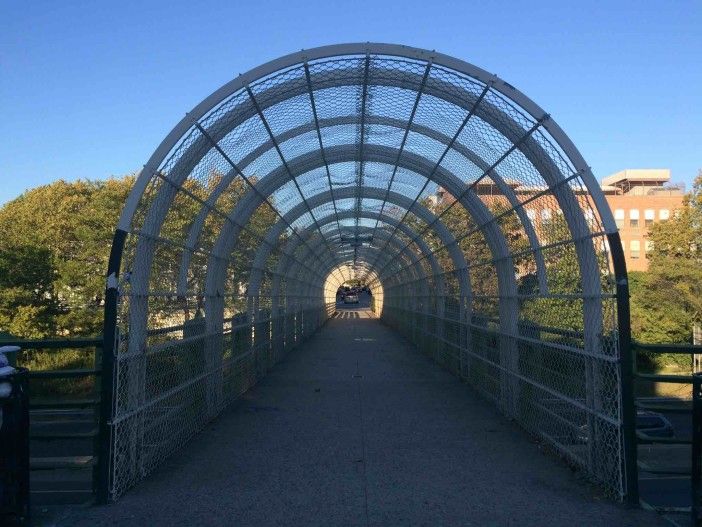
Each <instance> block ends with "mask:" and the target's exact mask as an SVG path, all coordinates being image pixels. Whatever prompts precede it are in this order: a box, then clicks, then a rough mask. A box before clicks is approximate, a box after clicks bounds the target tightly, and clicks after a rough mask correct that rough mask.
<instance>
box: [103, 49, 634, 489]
mask: <svg viewBox="0 0 702 527" xmlns="http://www.w3.org/2000/svg"><path fill="white" fill-rule="evenodd" d="M603 203H604V200H603V199H602V197H601V195H600V191H599V188H598V187H597V185H596V184H595V182H594V178H593V177H592V174H591V173H590V171H589V169H588V168H587V167H586V166H585V165H584V163H583V161H582V159H581V158H580V156H579V154H577V151H576V150H575V149H574V148H573V147H572V145H571V144H570V142H569V141H568V140H567V138H566V137H565V136H564V135H562V132H560V129H559V128H558V127H557V125H556V124H555V123H554V122H553V121H552V120H551V119H550V118H549V116H548V115H546V114H544V113H543V111H541V110H540V109H539V108H538V107H537V106H536V105H535V104H534V103H533V102H531V101H530V100H528V99H526V97H524V96H523V95H521V94H520V93H519V92H517V91H516V90H515V89H514V88H513V87H511V86H510V85H508V84H506V83H504V82H503V81H500V80H499V79H497V77H495V76H491V75H488V74H486V73H485V72H483V71H482V70H480V69H478V68H475V67H473V66H470V65H468V64H465V63H462V62H459V61H456V60H455V59H450V58H448V57H444V56H440V55H436V54H431V53H429V52H425V51H422V50H414V49H411V48H404V47H397V46H387V45H358V46H355V45H352V46H337V47H334V46H332V47H329V48H320V49H317V50H310V51H308V52H305V53H304V54H300V55H293V56H289V57H285V58H283V59H279V60H278V61H274V62H273V63H270V64H269V65H264V66H262V67H260V68H257V70H254V71H253V72H252V73H250V74H246V75H243V76H241V77H240V78H238V79H235V80H234V81H232V82H231V83H229V84H228V85H226V86H224V87H223V88H221V89H220V90H218V91H217V92H215V93H214V94H213V95H211V96H210V97H209V98H207V99H206V100H205V101H204V102H203V103H201V104H200V105H199V106H198V107H196V108H195V110H193V112H191V113H190V114H189V115H188V117H186V119H184V120H183V121H182V122H181V123H180V124H179V125H178V126H177V127H176V128H175V129H174V131H173V132H172V133H171V134H170V135H169V136H168V138H167V139H166V140H165V141H164V143H163V144H162V145H161V146H160V147H159V149H158V150H157V151H156V153H155V154H154V156H153V157H152V159H151V160H150V161H149V163H147V165H146V166H145V169H144V171H143V172H142V174H141V176H140V178H139V181H138V184H137V186H136V188H135V190H134V192H133V193H132V195H131V196H130V200H129V202H128V205H127V207H126V208H125V212H124V213H123V217H122V221H121V224H120V226H121V228H122V230H124V231H126V232H128V236H127V240H126V243H125V245H124V250H123V254H122V269H123V272H122V274H121V276H120V296H119V309H118V313H119V316H118V320H117V326H118V329H119V332H118V340H117V346H116V350H115V364H116V366H115V404H114V416H113V420H112V426H113V444H112V448H113V454H112V457H113V460H114V461H113V466H112V480H111V493H112V497H113V498H117V497H118V496H120V495H121V494H122V493H123V492H125V490H127V489H128V488H129V487H130V486H132V485H133V484H134V483H136V482H137V481H138V480H140V479H141V478H143V477H144V476H145V475H147V474H148V473H149V472H150V471H152V470H153V469H154V468H155V467H157V466H158V465H159V463H161V462H162V461H163V460H164V459H165V458H166V457H167V456H169V455H170V454H172V453H173V452H174V451H175V450H176V449H177V448H179V447H180V446H182V445H183V444H184V443H185V442H186V441H188V440H189V439H190V438H191V437H192V436H193V435H194V434H195V433H196V432H197V431H198V430H200V429H201V428H202V427H203V426H204V424H205V423H207V422H208V421H209V420H211V419H213V418H214V417H215V416H216V415H217V414H218V413H219V412H220V411H221V410H222V408H224V407H225V406H226V405H227V404H228V403H230V402H231V401H233V400H235V399H236V398H237V397H239V396H240V395H241V394H242V393H244V392H245V391H246V390H248V389H249V388H250V387H251V386H253V385H254V384H255V383H256V382H257V381H258V380H259V379H260V378H261V377H262V376H264V375H265V374H266V372H267V371H268V370H269V369H270V368H271V367H272V366H273V365H274V364H275V363H276V362H277V361H278V360H279V359H280V358H281V357H282V356H284V355H285V354H286V353H287V352H288V351H289V350H290V349H292V348H294V347H295V346H297V345H299V344H300V343H301V342H303V341H304V340H305V339H306V338H308V337H309V336H310V335H311V334H313V333H314V332H315V331H316V329H317V328H319V327H320V326H321V325H322V324H323V323H324V322H325V320H327V319H328V318H329V317H330V316H332V315H333V313H334V309H335V307H334V306H335V302H336V291H337V289H338V288H339V287H340V286H342V285H343V284H345V283H348V282H349V281H350V280H356V281H358V282H360V283H365V284H367V285H368V286H369V287H370V288H371V290H372V291H373V293H374V294H373V303H372V306H371V308H372V310H373V311H374V312H375V313H376V314H377V315H378V316H379V317H381V319H382V320H383V321H384V322H386V323H387V324H388V325H390V326H391V327H393V328H395V329H397V330H398V331H399V332H401V333H402V334H403V335H405V336H406V337H407V338H408V339H409V340H410V341H412V342H413V343H414V344H415V345H416V346H417V347H418V348H419V349H421V350H422V351H423V352H424V353H426V354H427V355H429V356H431V357H432V358H433V359H434V360H435V361H437V362H438V363H439V364H441V365H442V366H444V367H445V368H447V369H449V370H450V371H452V372H453V373H455V374H456V375H457V376H460V377H461V378H462V379H465V380H466V381H467V382H468V383H470V384H471V385H472V386H473V387H474V388H475V389H476V390H477V391H479V392H480V393H481V394H482V395H484V396H485V398H487V399H489V400H490V401H493V402H494V404H496V405H497V406H498V407H499V408H500V409H501V410H502V411H503V412H504V413H505V414H506V415H508V416H509V417H511V418H513V419H515V420H517V421H518V422H519V423H520V424H521V425H522V426H523V427H524V428H525V429H527V430H528V431H529V432H530V433H532V434H534V435H537V436H538V437H539V438H541V439H542V440H544V441H545V442H546V443H547V444H549V445H551V447H552V448H553V449H555V450H556V451H558V452H560V453H561V454H562V455H563V456H565V457H566V458H567V459H568V460H569V461H570V462H572V463H573V464H575V465H577V466H578V467H580V468H581V469H583V470H584V471H585V472H586V473H587V474H588V475H589V477H590V478H591V479H593V480H594V481H597V482H598V483H600V484H601V485H602V486H603V487H604V488H605V489H607V491H608V492H609V493H610V494H611V495H612V496H615V497H621V496H623V495H624V494H625V493H626V489H625V487H624V481H625V478H624V473H623V471H624V466H623V436H622V429H623V416H622V396H621V379H620V371H621V370H620V368H621V357H620V353H619V334H618V332H619V327H618V320H617V310H616V308H617V302H618V300H621V299H617V295H616V287H615V286H616V284H615V281H614V279H613V278H612V276H613V272H612V263H613V262H612V258H611V255H610V253H609V245H608V235H610V234H612V233H614V232H615V230H616V229H615V227H614V222H613V220H612V219H611V215H610V214H609V211H608V210H607V209H606V205H603Z"/></svg>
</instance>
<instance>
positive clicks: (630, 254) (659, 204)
mask: <svg viewBox="0 0 702 527" xmlns="http://www.w3.org/2000/svg"><path fill="white" fill-rule="evenodd" d="M669 181H670V170H668V169H635V170H632V169H628V170H622V171H621V172H617V173H616V174H612V175H611V176H608V177H606V178H604V179H603V180H602V190H603V191H604V193H605V197H606V198H607V203H609V207H610V208H611V209H612V213H613V214H614V219H615V221H616V222H617V227H619V234H620V236H621V239H622V245H623V247H624V255H625V257H626V268H627V270H629V271H645V270H646V269H648V260H647V259H646V253H647V252H648V251H650V250H651V242H650V241H649V240H648V229H649V227H650V226H651V225H653V224H654V223H656V222H659V221H665V220H667V219H668V218H670V217H671V216H672V214H673V211H675V209H679V208H681V207H682V204H683V196H684V192H683V189H682V188H680V187H675V186H666V184H667V183H669Z"/></svg>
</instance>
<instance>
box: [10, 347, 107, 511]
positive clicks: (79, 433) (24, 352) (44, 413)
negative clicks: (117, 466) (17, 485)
mask: <svg viewBox="0 0 702 527" xmlns="http://www.w3.org/2000/svg"><path fill="white" fill-rule="evenodd" d="M2 345H4V346H18V347H20V351H18V352H15V353H12V354H8V358H9V359H10V361H11V363H13V364H15V365H18V366H23V367H29V372H28V374H27V377H28V382H29V410H30V414H29V415H30V417H29V441H30V461H29V470H30V472H31V473H32V486H31V488H30V490H31V494H32V500H33V502H34V503H38V504H44V503H46V504H55V503H77V502H86V501H92V500H93V499H94V498H95V496H96V493H97V485H98V482H99V481H100V474H99V473H98V472H99V470H100V468H99V467H100V465H99V463H98V459H99V455H100V452H101V446H102V445H103V444H107V443H109V441H108V438H105V437H102V434H101V433H100V430H101V429H103V427H101V426H100V424H101V420H102V419H103V418H104V416H103V415H102V413H103V412H101V410H100V404H101V383H100V377H101V373H102V372H101V366H100V365H101V360H102V358H101V350H102V345H103V339H102V337H95V338H76V339H42V340H5V341H2ZM72 352H75V353H72ZM90 354H92V357H91V356H90ZM42 362H43V364H42ZM76 470H82V471H84V472H85V473H86V477H85V478H81V477H75V476H73V477H68V478H65V479H66V480H67V481H64V480H63V479H62V478H61V476H62V474H63V475H64V476H66V471H76ZM50 471H54V474H53V475H52V476H51V477H47V478H42V477H41V474H42V473H45V474H47V473H50Z"/></svg>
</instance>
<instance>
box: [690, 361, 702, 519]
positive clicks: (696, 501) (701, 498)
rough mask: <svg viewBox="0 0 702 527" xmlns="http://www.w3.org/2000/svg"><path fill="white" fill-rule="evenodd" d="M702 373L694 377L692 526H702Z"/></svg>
mask: <svg viewBox="0 0 702 527" xmlns="http://www.w3.org/2000/svg"><path fill="white" fill-rule="evenodd" d="M701 480H702V373H695V374H694V375H693V376H692V476H691V480H690V490H691V491H692V504H691V507H690V512H691V513H692V518H691V520H692V522H691V524H692V525H693V526H694V527H698V526H701V525H702V516H701V514H700V513H701V512H702V485H701V483H702V481H701Z"/></svg>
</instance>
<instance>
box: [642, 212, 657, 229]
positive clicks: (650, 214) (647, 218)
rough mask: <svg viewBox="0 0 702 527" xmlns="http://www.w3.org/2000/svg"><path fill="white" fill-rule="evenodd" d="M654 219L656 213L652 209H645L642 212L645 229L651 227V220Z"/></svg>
mask: <svg viewBox="0 0 702 527" xmlns="http://www.w3.org/2000/svg"><path fill="white" fill-rule="evenodd" d="M655 219H656V211H655V210H653V209H646V210H645V211H644V222H645V225H646V227H650V226H651V225H653V220H655Z"/></svg>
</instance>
